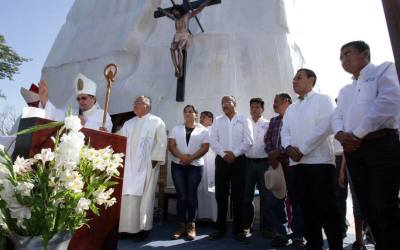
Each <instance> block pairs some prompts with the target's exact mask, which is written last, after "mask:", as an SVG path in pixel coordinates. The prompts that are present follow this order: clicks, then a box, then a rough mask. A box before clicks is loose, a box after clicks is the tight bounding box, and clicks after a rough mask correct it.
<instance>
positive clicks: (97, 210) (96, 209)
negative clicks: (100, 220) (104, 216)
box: [89, 203, 100, 216]
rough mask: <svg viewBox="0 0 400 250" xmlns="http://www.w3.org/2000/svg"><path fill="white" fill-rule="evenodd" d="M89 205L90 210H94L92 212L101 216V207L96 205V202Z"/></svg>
mask: <svg viewBox="0 0 400 250" xmlns="http://www.w3.org/2000/svg"><path fill="white" fill-rule="evenodd" d="M89 207H90V210H92V212H93V213H94V214H95V215H97V216H100V212H99V209H98V208H97V207H96V204H94V203H91V204H90V205H89Z"/></svg>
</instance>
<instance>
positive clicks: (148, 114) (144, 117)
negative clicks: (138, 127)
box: [136, 113, 150, 119]
mask: <svg viewBox="0 0 400 250" xmlns="http://www.w3.org/2000/svg"><path fill="white" fill-rule="evenodd" d="M149 116H150V113H147V114H145V115H144V116H142V117H138V116H136V117H137V118H138V119H146V118H147V117H149Z"/></svg>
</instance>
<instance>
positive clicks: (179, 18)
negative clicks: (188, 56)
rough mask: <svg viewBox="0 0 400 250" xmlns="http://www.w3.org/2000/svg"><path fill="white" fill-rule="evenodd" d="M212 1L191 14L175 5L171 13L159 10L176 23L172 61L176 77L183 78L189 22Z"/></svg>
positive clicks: (206, 2) (172, 45) (205, 2)
mask: <svg viewBox="0 0 400 250" xmlns="http://www.w3.org/2000/svg"><path fill="white" fill-rule="evenodd" d="M209 2H211V0H205V1H204V2H203V3H202V4H201V5H200V6H199V7H197V8H196V9H194V10H193V11H191V12H186V11H185V9H184V8H183V7H182V6H181V5H174V6H173V7H172V9H171V12H168V11H166V10H164V9H162V8H158V10H159V11H160V12H162V13H163V14H164V15H165V16H167V17H169V18H170V19H172V20H174V21H175V29H176V33H175V35H174V38H173V40H172V43H171V59H172V63H173V64H174V67H175V76H176V77H177V78H182V77H183V52H182V51H183V50H184V49H186V48H187V47H188V46H189V42H190V37H191V34H190V32H189V20H190V19H191V18H192V17H195V16H196V15H197V14H199V13H200V12H201V11H202V10H203V9H204V7H206V6H207V5H208V4H209Z"/></svg>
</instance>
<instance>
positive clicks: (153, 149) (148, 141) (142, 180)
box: [119, 96, 167, 234]
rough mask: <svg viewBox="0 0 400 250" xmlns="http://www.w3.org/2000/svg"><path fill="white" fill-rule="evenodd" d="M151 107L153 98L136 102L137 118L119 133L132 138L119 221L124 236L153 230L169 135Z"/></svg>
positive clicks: (129, 138) (128, 141)
mask: <svg viewBox="0 0 400 250" xmlns="http://www.w3.org/2000/svg"><path fill="white" fill-rule="evenodd" d="M150 107H151V103H150V98H148V97H145V96H139V97H138V98H136V100H135V103H134V112H135V114H136V116H135V117H134V118H132V119H130V120H128V121H127V122H125V124H124V126H123V127H122V128H121V130H120V131H119V134H121V135H123V136H126V137H128V140H127V148H126V159H125V172H124V182H123V188H122V199H121V214H120V221H119V232H121V233H129V234H137V233H140V232H145V231H149V230H151V229H152V224H153V210H154V199H155V191H156V186H157V181H158V175H159V172H160V165H164V163H165V157H166V149H167V133H166V127H165V124H164V122H163V121H162V120H161V119H160V118H159V117H157V116H154V115H152V114H150V113H149V112H150Z"/></svg>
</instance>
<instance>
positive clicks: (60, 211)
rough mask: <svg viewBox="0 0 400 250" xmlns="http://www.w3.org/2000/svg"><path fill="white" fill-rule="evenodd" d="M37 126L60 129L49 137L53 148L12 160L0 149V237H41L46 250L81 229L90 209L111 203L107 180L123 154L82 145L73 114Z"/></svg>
mask: <svg viewBox="0 0 400 250" xmlns="http://www.w3.org/2000/svg"><path fill="white" fill-rule="evenodd" d="M40 126H41V128H40V129H42V128H49V127H56V126H61V128H60V129H59V130H58V131H57V133H56V136H55V137H52V140H53V142H54V148H53V149H50V148H46V149H42V150H41V152H40V153H39V154H36V155H35V156H34V157H33V158H30V159H24V158H23V157H20V156H18V157H17V158H16V160H15V161H12V160H11V158H10V156H8V155H7V153H6V152H5V150H4V147H2V146H1V145H0V230H1V231H2V232H1V233H2V234H3V235H4V234H17V235H20V236H40V237H41V238H42V241H43V246H44V248H45V249H47V244H48V242H49V240H51V239H52V237H53V236H54V235H55V234H57V233H59V232H67V231H69V232H72V233H73V232H74V231H75V230H77V229H79V228H80V227H82V226H83V225H85V223H87V221H88V219H87V217H86V214H87V212H88V211H89V210H91V211H92V212H93V213H94V214H96V215H99V208H100V206H104V207H105V208H108V207H111V206H113V205H114V204H115V203H116V199H115V197H112V194H113V192H114V189H113V188H112V186H114V185H116V184H117V182H115V181H113V180H112V179H113V178H114V177H118V176H119V171H118V168H120V167H122V166H123V154H118V153H114V152H113V150H112V149H111V148H110V147H106V148H103V149H100V150H96V149H94V148H92V147H90V146H88V145H85V141H84V137H85V136H84V134H83V133H82V132H80V131H79V130H80V129H81V128H82V126H81V123H80V119H79V118H78V117H77V116H67V117H66V118H65V121H64V122H53V123H51V124H48V125H40ZM36 130H38V129H36ZM32 131H35V128H34V129H33V130H32V129H30V131H24V132H22V133H26V132H32ZM20 133H21V132H20Z"/></svg>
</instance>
